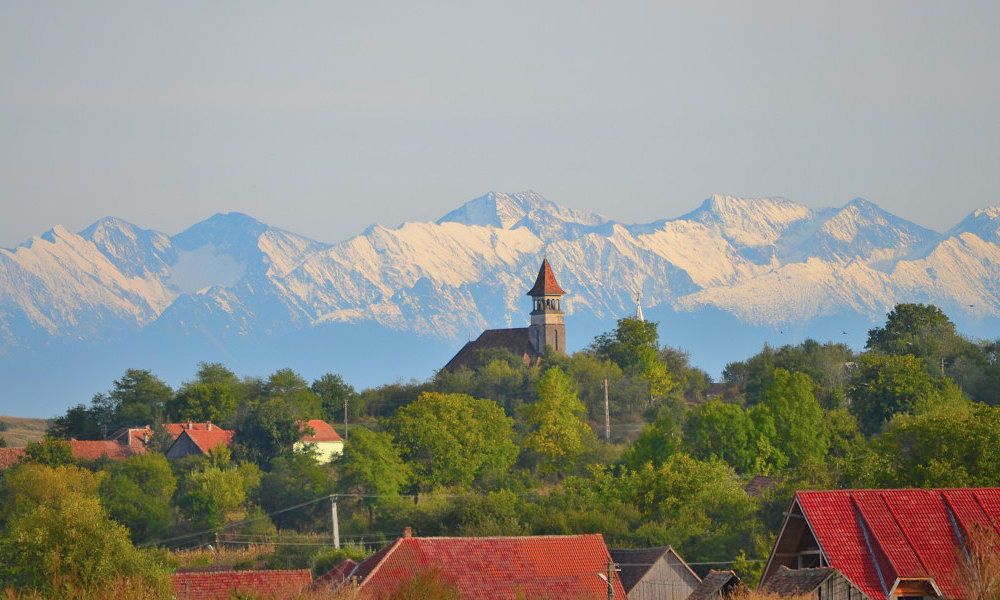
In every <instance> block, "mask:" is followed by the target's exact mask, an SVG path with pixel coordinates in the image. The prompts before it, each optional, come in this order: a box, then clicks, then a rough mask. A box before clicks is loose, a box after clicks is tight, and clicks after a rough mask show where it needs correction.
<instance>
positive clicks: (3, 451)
mask: <svg viewBox="0 0 1000 600" xmlns="http://www.w3.org/2000/svg"><path fill="white" fill-rule="evenodd" d="M23 459H24V448H0V471H2V470H4V469H9V468H11V467H13V466H14V465H16V464H17V463H19V462H21V460H23Z"/></svg>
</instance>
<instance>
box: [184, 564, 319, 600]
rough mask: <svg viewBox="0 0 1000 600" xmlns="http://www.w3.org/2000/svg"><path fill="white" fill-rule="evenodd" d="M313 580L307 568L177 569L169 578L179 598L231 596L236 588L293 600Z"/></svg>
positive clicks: (203, 599) (211, 599)
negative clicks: (259, 569)
mask: <svg viewBox="0 0 1000 600" xmlns="http://www.w3.org/2000/svg"><path fill="white" fill-rule="evenodd" d="M311 583H312V573H310V572H309V570H308V569H297V570H293V571H222V572H214V573H175V574H174V575H173V576H172V577H171V578H170V584H171V587H173V592H174V597H175V598H177V599H178V600H229V598H232V597H233V594H234V593H235V592H242V593H252V594H259V595H261V596H263V597H266V598H274V599H276V600H285V599H288V600H290V599H292V598H298V597H299V595H300V594H301V593H302V591H303V590H305V589H306V588H307V587H309V585H310V584H311ZM254 597H256V596H254Z"/></svg>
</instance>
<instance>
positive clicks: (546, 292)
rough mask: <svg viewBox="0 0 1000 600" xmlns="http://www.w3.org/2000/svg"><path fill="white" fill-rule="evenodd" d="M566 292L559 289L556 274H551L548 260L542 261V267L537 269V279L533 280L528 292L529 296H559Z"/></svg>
mask: <svg viewBox="0 0 1000 600" xmlns="http://www.w3.org/2000/svg"><path fill="white" fill-rule="evenodd" d="M565 293H566V292H565V291H564V290H563V289H562V288H561V287H559V282H558V281H556V274H555V273H553V272H552V267H551V266H550V265H549V259H547V258H546V259H543V260H542V267H541V268H540V269H538V277H537V278H535V285H533V286H532V287H531V289H530V290H528V295H529V296H561V295H563V294H565Z"/></svg>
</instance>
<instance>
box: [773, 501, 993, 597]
mask: <svg viewBox="0 0 1000 600" xmlns="http://www.w3.org/2000/svg"><path fill="white" fill-rule="evenodd" d="M983 535H987V536H990V537H992V538H994V539H995V538H996V536H1000V488H957V489H930V490H928V489H919V490H918V489H901V490H834V491H801V492H798V493H796V494H795V498H794V499H793V500H792V505H791V507H790V508H789V509H788V511H787V513H786V517H785V521H784V523H783V524H782V527H781V531H780V533H779V534H778V539H777V541H776V542H775V545H774V549H773V550H772V551H771V556H770V557H769V558H768V562H767V565H766V567H765V569H764V574H763V576H762V578H761V588H762V589H772V590H773V589H775V587H776V586H777V585H778V584H779V583H780V584H782V585H785V584H786V583H787V582H789V581H791V580H792V579H795V578H798V579H805V578H804V577H798V574H795V573H790V572H789V571H795V570H798V569H811V570H813V569H820V570H823V569H831V570H835V571H837V572H839V574H840V575H842V579H843V581H844V582H845V583H844V584H843V585H842V586H841V587H843V593H844V596H843V597H845V598H847V597H849V596H848V595H847V594H850V593H851V590H853V594H852V595H850V597H851V598H854V597H858V596H860V597H861V598H869V599H871V600H879V599H886V600H889V599H892V598H898V597H907V598H910V597H922V598H948V599H949V600H951V599H956V600H960V599H963V598H970V597H972V593H971V591H970V588H969V581H970V579H971V577H970V568H971V566H970V556H971V555H972V554H971V553H972V552H973V551H974V545H975V544H974V542H973V540H977V539H978V538H979V537H980V536H983ZM810 575H811V576H815V577H816V578H819V577H821V576H824V572H823V571H813V572H812V573H811V574H810ZM824 581H827V579H826V578H824ZM782 582H784V583H782ZM787 584H788V585H792V584H791V583H787ZM825 595H827V594H825ZM827 596H828V597H830V596H829V595H827Z"/></svg>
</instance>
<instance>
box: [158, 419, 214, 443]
mask: <svg viewBox="0 0 1000 600" xmlns="http://www.w3.org/2000/svg"><path fill="white" fill-rule="evenodd" d="M218 427H219V426H218V425H216V424H214V423H211V422H208V421H206V422H204V423H193V422H191V423H164V424H163V428H164V429H166V430H167V433H169V434H170V437H172V438H173V439H175V440H176V439H177V438H179V437H180V436H181V432H183V431H188V430H194V431H207V430H209V429H217V428H218Z"/></svg>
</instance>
